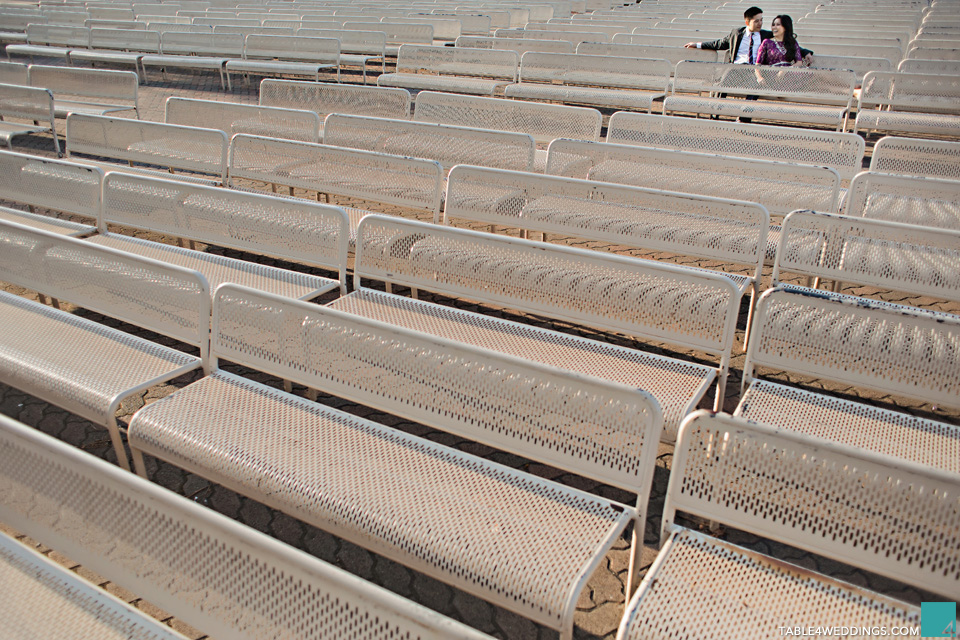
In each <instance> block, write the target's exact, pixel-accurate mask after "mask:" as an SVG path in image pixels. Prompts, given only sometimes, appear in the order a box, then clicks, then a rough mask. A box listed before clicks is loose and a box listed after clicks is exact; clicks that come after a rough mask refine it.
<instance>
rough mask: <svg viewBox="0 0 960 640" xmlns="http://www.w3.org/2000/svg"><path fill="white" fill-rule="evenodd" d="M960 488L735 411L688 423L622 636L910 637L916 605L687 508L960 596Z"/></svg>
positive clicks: (952, 480)
mask: <svg viewBox="0 0 960 640" xmlns="http://www.w3.org/2000/svg"><path fill="white" fill-rule="evenodd" d="M894 487H896V489H893V488H894ZM958 491H960V480H958V477H957V476H956V475H955V474H946V473H943V472H939V471H936V470H931V469H929V468H926V467H923V466H921V465H916V464H910V463H904V462H902V461H900V460H896V459H893V458H890V457H888V456H884V455H877V454H872V453H868V452H862V451H856V450H854V449H852V448H850V447H843V446H837V445H834V444H832V443H829V442H827V441H824V440H822V439H820V438H817V437H809V436H806V435H803V434H795V433H789V432H786V431H782V430H777V429H774V428H771V427H768V426H766V425H760V424H756V423H753V422H749V421H746V420H741V419H737V418H732V417H729V416H722V415H717V416H711V415H709V414H707V413H705V412H701V413H698V414H695V415H693V416H690V418H688V419H687V421H686V422H685V423H684V426H683V428H682V429H681V433H680V440H679V443H678V445H677V449H676V453H675V454H674V458H673V468H672V470H671V477H670V485H669V487H668V489H667V497H666V504H665V505H664V517H663V525H662V532H661V550H660V554H659V555H658V557H657V559H656V560H655V561H654V563H653V565H652V566H651V568H650V570H649V571H648V572H647V574H646V576H645V577H644V580H643V582H642V583H641V585H640V588H639V589H638V591H637V593H636V595H635V596H634V597H633V599H631V600H630V603H629V604H628V606H627V610H626V614H625V616H624V618H623V621H622V623H621V626H620V630H619V633H618V635H617V638H618V640H638V639H639V638H646V637H650V636H651V635H653V634H654V633H660V634H663V637H675V636H676V635H678V634H681V633H683V632H685V631H686V630H687V629H689V628H690V625H695V626H696V628H697V629H698V630H699V631H700V632H701V633H704V634H706V635H708V636H709V637H711V638H717V639H718V640H735V639H737V638H742V637H743V630H744V629H755V630H757V631H760V630H763V633H765V634H768V635H769V634H779V633H783V632H784V629H785V628H786V629H789V630H790V631H794V630H797V629H807V628H809V627H810V626H811V625H816V626H817V627H818V628H827V629H836V628H842V627H848V628H855V629H858V630H859V629H861V628H871V629H873V628H886V629H887V630H888V631H889V630H891V629H895V628H896V629H902V628H905V627H906V628H908V629H906V630H905V633H909V628H914V629H916V628H917V627H919V626H920V609H919V607H918V606H916V605H915V604H908V603H906V602H902V601H899V600H896V599H894V598H890V597H886V596H882V595H880V594H878V593H876V592H873V591H870V590H868V589H864V588H863V587H860V586H856V585H853V584H850V583H846V582H843V581H840V580H837V579H835V578H831V577H828V576H825V575H823V574H821V573H819V572H817V571H813V570H810V569H809V568H804V567H801V566H799V565H796V564H792V563H791V562H789V561H788V560H784V559H781V558H779V557H775V556H771V555H767V554H763V553H759V552H756V551H751V550H748V549H746V548H743V547H740V546H738V545H734V544H732V543H730V542H726V541H724V540H720V539H717V538H714V537H712V536H708V535H705V534H703V533H699V532H697V531H695V530H693V529H690V528H688V527H685V526H681V525H680V524H678V523H677V522H676V520H677V512H683V513H686V514H690V515H692V516H695V517H699V518H706V519H709V520H711V521H714V522H717V523H719V524H721V525H726V526H729V527H731V528H735V529H739V530H743V531H746V532H748V533H750V534H754V535H758V536H762V537H764V538H769V539H772V540H774V541H776V542H778V543H784V544H786V545H790V546H792V547H796V548H799V549H800V550H802V551H804V552H807V553H814V554H819V555H821V556H826V557H828V558H831V559H833V560H837V561H840V562H844V563H848V564H852V565H853V566H855V567H857V568H859V569H865V570H867V571H871V572H874V573H877V574H880V575H883V576H887V577H890V578H893V579H895V580H900V581H903V582H906V583H907V584H910V585H914V586H916V587H919V588H920V589H924V590H929V591H932V592H934V593H937V594H942V595H944V596H946V599H956V598H957V597H958V596H960V589H958V588H957V585H958V583H960V560H958V556H957V553H956V549H957V548H960V540H957V532H958V531H960V521H958V517H957V514H958V513H960V510H958V506H960V505H958V501H957V494H958Z"/></svg>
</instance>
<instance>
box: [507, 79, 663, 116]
mask: <svg viewBox="0 0 960 640" xmlns="http://www.w3.org/2000/svg"><path fill="white" fill-rule="evenodd" d="M504 95H505V96H507V97H508V98H522V99H526V100H552V101H555V102H563V103H565V104H567V103H571V104H586V105H590V106H596V107H613V108H617V109H640V110H644V111H650V110H651V109H652V108H653V103H654V102H655V101H657V100H661V99H663V98H664V97H665V95H666V94H665V93H650V92H646V91H631V90H629V89H604V88H601V87H571V86H560V85H548V84H539V83H535V82H519V83H517V84H512V85H510V86H508V87H507V88H506V89H504Z"/></svg>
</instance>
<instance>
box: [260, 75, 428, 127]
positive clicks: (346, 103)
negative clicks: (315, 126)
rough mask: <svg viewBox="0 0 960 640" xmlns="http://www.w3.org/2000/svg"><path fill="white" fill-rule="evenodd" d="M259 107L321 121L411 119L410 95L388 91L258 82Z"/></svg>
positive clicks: (279, 81) (379, 88)
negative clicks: (302, 112)
mask: <svg viewBox="0 0 960 640" xmlns="http://www.w3.org/2000/svg"><path fill="white" fill-rule="evenodd" d="M260 104H261V106H265V107H283V108H284V109H306V110H308V111H313V112H314V113H316V114H317V115H319V116H320V117H321V118H324V117H326V116H327V115H328V114H331V113H349V114H353V115H360V116H374V117H378V118H398V119H401V120H405V119H409V118H410V92H409V91H407V90H406V89H398V88H391V87H373V86H370V87H364V86H361V85H354V84H333V83H329V82H328V83H323V82H321V83H317V82H301V81H297V80H277V79H274V78H265V79H264V80H262V81H261V82H260ZM322 126H323V125H322V124H321V127H322Z"/></svg>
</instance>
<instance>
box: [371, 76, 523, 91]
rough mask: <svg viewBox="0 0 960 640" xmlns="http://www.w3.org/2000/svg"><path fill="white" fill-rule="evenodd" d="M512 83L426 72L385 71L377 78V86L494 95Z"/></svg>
mask: <svg viewBox="0 0 960 640" xmlns="http://www.w3.org/2000/svg"><path fill="white" fill-rule="evenodd" d="M508 84H510V81H509V80H489V79H485V78H467V77H459V76H436V75H429V74H426V73H385V74H383V75H381V76H380V77H379V78H377V86H380V87H399V88H401V89H414V90H421V91H450V92H453V93H469V94H473V95H481V96H492V95H494V94H496V93H497V92H498V91H499V90H501V89H502V88H503V87H506V86H507V85H508Z"/></svg>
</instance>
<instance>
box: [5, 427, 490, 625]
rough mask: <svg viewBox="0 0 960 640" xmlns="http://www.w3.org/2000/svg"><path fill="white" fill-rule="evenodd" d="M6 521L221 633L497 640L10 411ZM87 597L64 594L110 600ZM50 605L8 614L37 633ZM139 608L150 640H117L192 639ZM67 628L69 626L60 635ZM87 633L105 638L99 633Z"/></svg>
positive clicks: (90, 614)
mask: <svg viewBox="0 0 960 640" xmlns="http://www.w3.org/2000/svg"><path fill="white" fill-rule="evenodd" d="M0 520H3V522H4V523H6V524H9V525H11V526H14V527H15V528H16V529H17V530H19V531H21V532H23V533H26V534H27V535H29V536H31V537H32V538H34V539H37V540H40V541H41V542H42V543H43V544H45V545H48V546H50V547H52V548H53V549H54V550H55V551H57V552H59V553H62V554H65V555H66V556H67V557H69V558H70V559H71V560H73V561H75V562H79V563H80V564H81V565H82V566H83V567H84V568H86V569H89V570H91V571H94V572H96V573H97V574H98V575H100V576H103V577H104V578H106V579H107V580H109V581H111V582H113V583H115V584H117V585H120V586H121V587H123V588H124V589H127V590H130V591H131V592H133V593H134V594H136V595H138V596H141V597H144V598H146V599H147V600H148V602H149V603H150V604H152V605H154V606H157V607H160V608H161V609H162V610H163V611H165V612H168V613H170V614H172V615H173V616H175V617H176V619H177V620H181V621H183V622H185V623H187V624H189V625H191V626H193V627H194V628H197V629H202V630H203V632H204V633H209V634H211V635H213V636H216V637H219V638H237V639H238V640H253V639H254V638H264V637H269V638H281V637H293V636H296V637H297V638H301V639H303V640H320V639H321V638H331V637H341V638H349V637H358V636H360V635H363V634H364V633H367V632H369V631H370V629H371V627H372V626H373V625H374V624H375V625H376V630H377V631H378V632H380V633H383V634H386V635H390V634H396V635H397V636H398V637H404V636H406V637H416V638H422V639H424V640H428V639H429V640H445V639H446V638H451V637H457V638H465V639H469V640H482V639H483V638H488V636H486V635H484V634H482V633H480V632H478V631H475V630H473V629H470V628H469V627H466V626H465V625H462V624H459V623H457V622H454V621H453V620H450V619H449V618H445V617H444V616H442V615H440V614H438V613H436V612H434V611H431V610H430V609H427V608H426V607H423V606H420V605H418V604H415V603H413V602H410V601H408V600H405V599H404V598H401V597H399V596H397V595H395V594H393V593H391V592H389V591H387V590H386V589H383V588H380V587H377V586H375V585H373V584H370V583H368V582H366V581H364V580H362V579H360V578H358V577H356V576H354V575H352V574H350V573H348V572H346V571H344V570H342V569H338V568H336V567H333V566H331V565H329V564H327V563H325V562H322V561H320V560H318V559H317V558H315V557H313V556H311V555H309V554H307V553H304V552H302V551H298V550H295V549H293V548H291V547H289V546H287V545H285V544H282V543H280V542H277V541H276V540H275V539H273V538H271V537H269V536H267V535H265V534H262V533H259V532H257V531H255V530H254V529H251V528H249V527H245V526H243V525H240V524H238V523H236V522H234V521H233V520H230V519H229V518H227V517H225V516H222V515H220V514H219V513H216V512H215V511H213V510H212V509H206V508H204V507H202V506H200V505H197V504H195V503H193V501H191V500H188V499H185V498H183V497H181V496H178V495H176V494H174V493H173V492H171V491H167V490H165V489H163V488H161V487H158V486H156V485H154V484H152V483H150V482H147V481H145V480H143V479H141V478H138V477H136V476H134V475H132V474H130V473H127V472H125V471H121V470H119V469H116V468H115V467H113V466H111V465H109V464H106V463H104V462H102V461H101V460H98V459H96V458H94V457H93V456H90V455H89V454H86V453H84V452H82V451H79V450H77V449H76V448H74V447H70V446H68V445H66V444H64V443H62V442H60V441H58V440H55V439H54V438H51V437H49V436H46V435H44V434H42V433H39V432H37V431H34V430H32V429H28V428H26V427H24V426H23V425H20V424H18V423H15V422H14V421H13V420H11V419H9V418H7V417H5V416H4V417H0ZM16 544H17V545H19V546H20V547H21V548H23V549H25V547H24V546H23V545H22V544H21V543H16ZM72 575H75V574H72ZM80 582H83V580H82V579H80ZM2 584H3V585H4V586H7V585H9V583H7V582H6V581H4V582H3V583H2ZM78 591H79V592H77V591H73V589H72V588H71V590H70V592H69V593H66V594H64V595H63V599H64V600H74V601H76V600H78V599H80V598H81V597H83V596H87V597H93V598H96V599H97V600H101V601H102V600H103V599H104V598H112V596H108V595H107V594H106V592H105V591H102V590H100V589H99V588H98V587H96V586H94V585H91V584H90V583H86V585H85V586H84V587H79V589H78ZM94 593H95V595H94ZM81 594H82V595H81ZM17 595H18V596H22V595H23V592H22V591H20V590H19V589H18V593H17ZM4 600H6V599H5V598H4ZM114 602H117V601H116V600H114ZM11 603H17V604H22V601H21V600H18V599H17V598H13V599H12V600H11ZM43 604H44V603H43V602H40V601H37V602H31V603H30V605H31V606H29V607H19V611H15V612H9V611H8V612H7V613H6V614H5V617H4V619H5V620H8V621H9V620H10V619H11V618H10V617H8V616H13V615H17V616H18V617H20V618H21V619H23V618H25V619H26V620H25V623H26V624H27V625H28V628H29V627H31V626H33V625H42V624H43V623H44V622H45V621H46V620H45V618H46V616H45V615H44V613H43V612H44V609H42V608H41V607H42V606H43ZM0 606H2V605H0ZM52 606H53V607H55V609H54V610H53V611H51V612H50V613H51V614H52V615H51V616H50V620H51V621H54V622H56V621H62V620H63V617H62V616H63V613H64V612H63V610H62V607H63V606H65V605H61V604H60V603H59V602H58V603H57V604H56V605H52ZM114 607H116V605H114ZM131 610H132V614H130V613H128V614H125V615H123V616H122V617H123V618H134V619H136V620H137V622H138V623H140V624H144V626H147V627H148V628H149V629H150V630H151V633H152V634H153V635H142V636H141V635H132V634H131V630H130V627H129V623H127V624H123V623H121V624H119V625H116V627H119V628H117V629H115V630H114V633H115V634H116V636H117V637H120V636H122V637H130V638H133V637H136V638H144V639H146V638H163V639H166V638H182V637H183V636H181V635H179V634H177V633H176V632H174V631H173V630H172V629H170V628H169V627H167V626H166V625H162V624H160V623H156V625H157V627H158V628H157V629H154V628H153V626H152V625H146V624H145V623H143V621H142V619H143V618H145V614H144V613H142V612H140V611H138V610H135V609H132V608H131ZM96 617H99V618H100V620H104V618H108V614H107V613H106V612H105V611H104V610H103V608H102V606H99V605H94V606H88V607H87V612H84V613H83V614H81V615H78V616H76V618H75V619H71V620H70V622H69V627H70V631H71V635H73V636H74V637H81V636H82V635H83V634H82V633H80V632H81V631H82V630H83V628H84V626H85V625H89V624H91V620H93V619H96ZM373 621H375V622H373ZM104 622H106V620H104ZM123 622H126V620H124V621H123ZM104 626H106V625H104ZM164 630H165V631H164ZM60 631H63V626H62V623H61V625H60V626H58V627H56V628H54V629H52V630H51V632H52V633H53V634H54V635H56V634H57V633H58V632H60ZM45 635H46V634H45V633H43V632H42V631H41V632H39V633H38V636H41V637H42V636H45ZM83 637H92V638H104V637H108V636H106V635H105V634H104V632H103V631H95V632H93V634H92V635H90V636H83ZM109 637H114V636H112V635H111V636H109Z"/></svg>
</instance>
